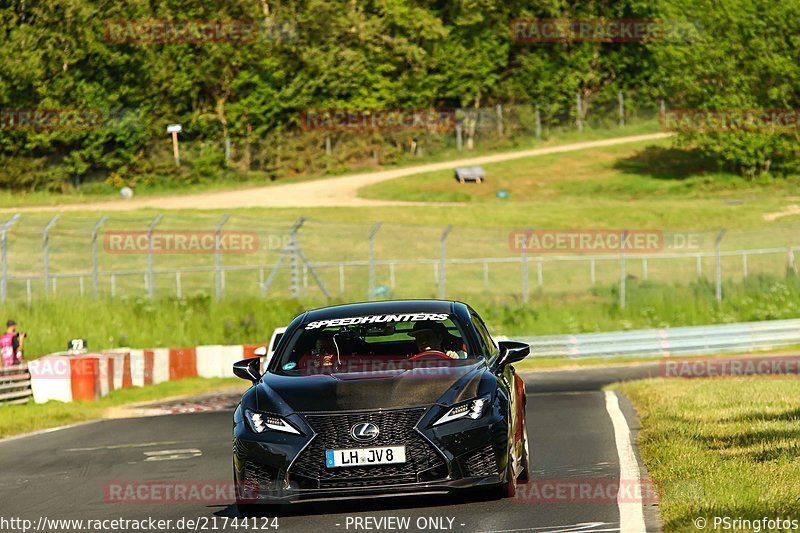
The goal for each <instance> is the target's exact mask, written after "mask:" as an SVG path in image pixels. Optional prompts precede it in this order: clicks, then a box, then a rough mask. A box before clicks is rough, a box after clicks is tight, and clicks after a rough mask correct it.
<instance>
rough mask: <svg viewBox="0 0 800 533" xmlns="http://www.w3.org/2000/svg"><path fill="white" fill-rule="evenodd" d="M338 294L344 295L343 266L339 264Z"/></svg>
mask: <svg viewBox="0 0 800 533" xmlns="http://www.w3.org/2000/svg"><path fill="white" fill-rule="evenodd" d="M339 294H344V265H343V264H341V263H339Z"/></svg>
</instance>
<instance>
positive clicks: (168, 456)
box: [144, 448, 203, 461]
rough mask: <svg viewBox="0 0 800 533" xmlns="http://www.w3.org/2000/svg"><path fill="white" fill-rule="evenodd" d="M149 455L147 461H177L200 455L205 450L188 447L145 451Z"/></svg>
mask: <svg viewBox="0 0 800 533" xmlns="http://www.w3.org/2000/svg"><path fill="white" fill-rule="evenodd" d="M144 454H145V456H146V457H147V458H146V459H145V461H177V460H179V459H191V458H192V457H200V456H201V455H203V452H201V451H200V450H198V449H197V448H187V449H185V450H160V451H157V452H144Z"/></svg>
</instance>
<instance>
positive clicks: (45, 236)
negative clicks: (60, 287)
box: [42, 215, 61, 296]
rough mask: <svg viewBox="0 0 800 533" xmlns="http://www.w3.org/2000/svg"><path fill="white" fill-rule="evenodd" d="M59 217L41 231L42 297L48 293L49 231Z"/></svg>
mask: <svg viewBox="0 0 800 533" xmlns="http://www.w3.org/2000/svg"><path fill="white" fill-rule="evenodd" d="M59 218H61V215H56V216H54V217H53V218H51V219H50V222H48V223H47V225H46V226H45V227H44V230H42V257H43V262H44V265H43V266H44V295H45V296H47V295H48V294H49V293H50V230H51V229H53V226H55V225H56V222H58V219H59Z"/></svg>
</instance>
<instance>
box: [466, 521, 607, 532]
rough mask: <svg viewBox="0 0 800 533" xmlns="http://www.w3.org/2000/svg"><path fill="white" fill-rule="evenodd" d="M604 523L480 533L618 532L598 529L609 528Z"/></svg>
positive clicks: (583, 523)
mask: <svg viewBox="0 0 800 533" xmlns="http://www.w3.org/2000/svg"><path fill="white" fill-rule="evenodd" d="M610 525H611V524H608V523H606V522H581V523H579V524H573V525H564V526H540V527H525V528H521V529H497V530H493V531H482V532H481V533H522V532H523V531H531V532H537V533H599V532H601V531H602V532H611V531H619V528H614V527H611V528H608V527H607V528H601V529H598V528H600V526H610Z"/></svg>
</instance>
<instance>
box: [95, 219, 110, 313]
mask: <svg viewBox="0 0 800 533" xmlns="http://www.w3.org/2000/svg"><path fill="white" fill-rule="evenodd" d="M106 220H108V217H107V216H105V215H103V216H102V217H100V220H98V221H97V223H96V224H95V225H94V228H92V283H93V284H94V297H95V298H97V297H98V296H99V295H100V267H99V262H98V259H97V234H98V233H99V232H100V227H101V226H102V225H103V224H105V223H106Z"/></svg>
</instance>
